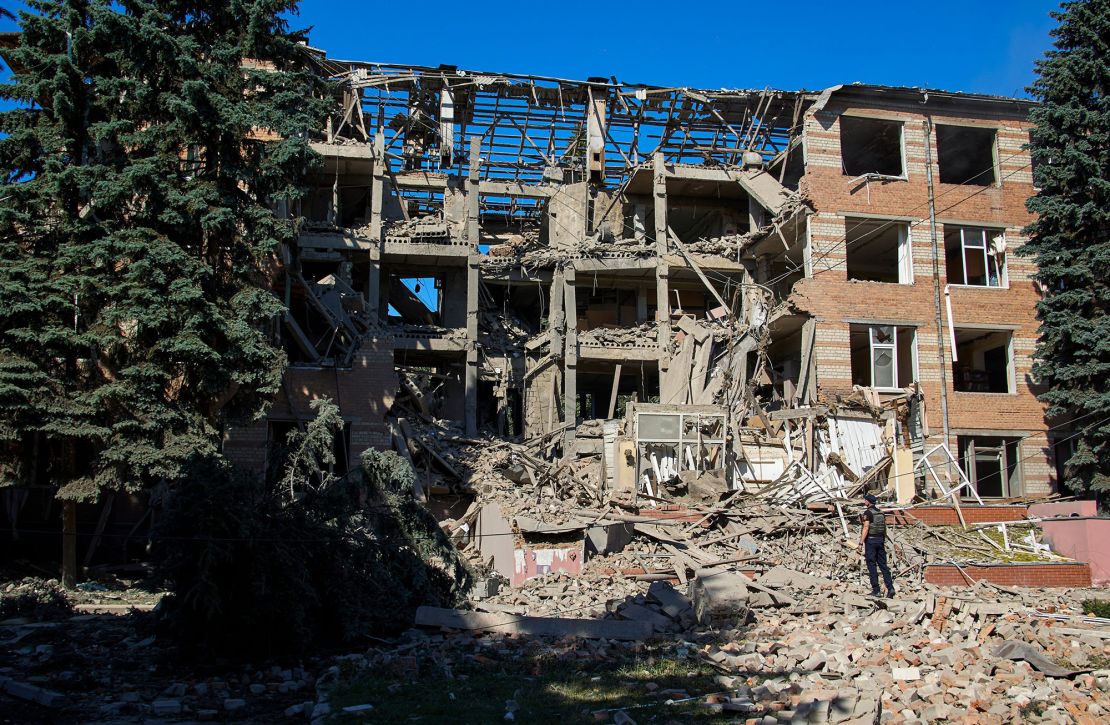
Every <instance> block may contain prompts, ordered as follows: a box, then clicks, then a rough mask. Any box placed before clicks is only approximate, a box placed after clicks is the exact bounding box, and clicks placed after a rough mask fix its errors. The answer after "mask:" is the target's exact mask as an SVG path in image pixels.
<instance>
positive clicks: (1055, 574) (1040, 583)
mask: <svg viewBox="0 0 1110 725" xmlns="http://www.w3.org/2000/svg"><path fill="white" fill-rule="evenodd" d="M960 569H963V571H964V572H966V574H967V576H964V574H963V573H961V572H960ZM969 577H970V578H971V580H972V581H970V582H969V581H968V578H969ZM980 579H983V580H985V581H989V582H991V583H992V584H1000V585H1002V586H1012V587H1035V588H1039V587H1053V588H1054V587H1069V588H1080V589H1082V588H1086V587H1090V586H1091V567H1090V565H1089V564H1082V563H1078V562H1077V563H1071V562H1067V563H1051V564H989V565H983V566H976V565H973V564H969V565H967V566H961V567H960V568H959V569H958V568H956V567H955V566H952V565H951V564H930V565H928V566H926V567H925V581H927V582H928V583H930V584H935V585H936V586H941V587H965V586H969V585H970V584H972V583H974V582H975V581H978V580H980Z"/></svg>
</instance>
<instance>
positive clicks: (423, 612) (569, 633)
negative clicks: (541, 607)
mask: <svg viewBox="0 0 1110 725" xmlns="http://www.w3.org/2000/svg"><path fill="white" fill-rule="evenodd" d="M416 624H417V626H421V627H446V628H448V629H462V630H485V631H491V632H501V633H504V634H510V633H511V634H528V635H533V636H538V637H584V638H586V639H616V640H628V641H636V640H641V639H647V638H648V637H650V636H651V630H652V627H651V625H650V624H647V623H644V622H621V621H616V620H608V619H570V618H565V617H518V616H514V615H506V614H486V613H483V612H465V611H460V610H457V609H442V608H440V607H420V608H419V609H417V610H416Z"/></svg>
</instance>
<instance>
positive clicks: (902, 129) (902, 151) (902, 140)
mask: <svg viewBox="0 0 1110 725" xmlns="http://www.w3.org/2000/svg"><path fill="white" fill-rule="evenodd" d="M845 118H850V119H857V120H863V121H881V122H883V123H893V124H897V126H898V153H899V157H900V160H901V166H902V173H901V174H880V173H879V172H877V171H869V172H866V173H863V174H856V175H852V174H849V173H848V170H847V169H846V168H845V164H844V126H843V123H842V122H843V119H845ZM837 126H838V129H839V136H840V138H839V139H838V141H839V148H838V150H839V152H840V174H841V175H842V176H847V177H849V178H852V179H864V178H878V179H897V180H902V181H908V180H909V178H910V174H909V168H908V165H907V163H906V119H904V118H887V117H884V116H871V115H866V114H855V113H842V114H840V116H839V117H838V118H837Z"/></svg>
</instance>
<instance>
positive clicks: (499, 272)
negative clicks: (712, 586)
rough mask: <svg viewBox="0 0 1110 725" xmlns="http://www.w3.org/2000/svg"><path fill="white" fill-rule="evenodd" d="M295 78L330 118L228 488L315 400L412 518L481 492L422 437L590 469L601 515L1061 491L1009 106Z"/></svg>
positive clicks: (350, 72)
mask: <svg viewBox="0 0 1110 725" xmlns="http://www.w3.org/2000/svg"><path fill="white" fill-rule="evenodd" d="M313 63H314V64H315V66H316V67H317V68H318V70H319V72H320V73H321V74H323V75H324V76H326V77H328V78H331V79H334V80H336V81H338V84H337V86H336V87H337V88H338V89H339V90H338V91H337V97H336V99H335V100H336V103H335V110H334V113H333V114H332V116H331V117H330V118H329V120H328V122H327V126H326V128H323V129H319V133H318V137H317V139H316V141H315V142H314V144H313V148H314V149H315V150H316V151H317V152H318V153H319V154H320V156H321V157H323V164H322V166H320V168H319V170H318V171H317V172H315V175H314V176H313V178H312V189H311V193H310V194H309V195H308V197H307V198H306V199H305V200H304V201H303V202H302V204H301V205H300V207H299V208H296V209H280V210H278V211H279V213H282V214H287V215H289V216H290V217H292V218H297V219H300V220H302V221H301V228H300V235H299V240H298V242H297V244H296V245H295V246H292V247H290V248H287V249H284V250H282V259H281V262H282V265H281V268H280V270H279V271H278V272H277V273H276V274H275V276H274V280H273V282H274V292H275V294H277V295H279V296H280V297H282V299H283V300H284V301H285V303H286V306H287V307H288V313H287V314H286V316H285V318H284V320H283V321H282V323H281V326H280V334H279V336H280V339H281V342H282V344H283V346H284V347H285V349H286V351H287V352H288V355H289V359H290V366H289V369H288V371H287V372H286V375H285V380H284V384H283V389H282V392H281V394H279V395H278V397H277V399H276V400H275V402H274V404H273V406H272V408H271V410H270V412H269V415H268V418H266V419H265V420H262V421H259V422H258V423H257V424H256V425H254V426H252V427H249V428H241V429H234V430H231V431H229V432H228V433H227V435H226V439H225V444H224V448H225V452H226V453H227V454H228V455H229V456H230V457H231V458H233V459H234V460H237V461H239V462H241V463H245V464H248V465H250V466H252V467H255V468H262V467H263V466H264V465H265V464H266V458H267V455H268V451H269V450H270V449H271V448H272V445H273V444H279V443H280V442H281V441H283V440H284V438H285V435H286V433H287V432H288V431H289V430H290V429H292V428H293V427H296V426H298V425H303V424H304V422H305V421H306V420H307V419H308V418H309V417H310V416H311V411H310V409H309V403H310V401H311V400H313V399H314V398H317V397H323V396H326V397H329V398H331V399H333V400H334V401H336V402H337V403H338V405H339V407H340V409H341V411H342V414H343V417H344V419H345V421H346V423H347V429H346V432H345V434H344V436H343V437H342V440H340V441H337V446H339V451H340V453H341V456H340V458H341V461H342V460H345V461H346V462H347V463H348V465H351V464H353V463H354V462H355V461H357V457H358V454H359V453H360V452H361V451H362V450H364V449H366V448H368V447H378V448H391V447H395V448H397V449H398V450H399V451H401V452H403V453H405V455H410V454H415V453H416V452H417V451H420V452H421V453H423V454H426V455H425V458H426V460H427V461H429V462H428V463H427V464H424V465H418V466H417V473H418V478H420V480H421V481H422V485H423V490H424V492H426V493H429V494H434V493H436V492H438V491H448V490H450V491H454V492H458V491H459V490H460V488H461V489H465V490H466V491H467V492H469V493H474V490H475V489H474V488H473V487H470V488H468V486H471V484H470V483H468V482H466V481H463V480H462V479H463V478H465V476H462V475H459V473H458V471H457V470H456V469H455V467H454V466H453V464H452V462H451V461H450V460H446V459H445V458H444V457H443V456H442V455H440V454H439V453H437V449H436V441H435V440H428V439H427V438H426V437H425V438H422V436H419V435H416V434H415V433H414V432H413V430H412V429H413V427H414V426H418V425H420V424H422V423H428V422H431V421H448V422H450V423H453V424H455V425H456V428H457V430H456V431H455V433H454V434H453V436H452V441H454V442H456V443H460V442H461V443H473V444H479V443H483V444H488V443H489V442H490V441H495V440H498V439H501V440H506V441H517V442H522V441H530V442H532V443H533V445H532V447H531V448H530V450H531V451H533V453H534V454H535V456H536V457H537V458H548V459H551V460H561V459H566V458H572V457H574V456H575V455H576V454H582V453H585V454H596V456H597V457H598V459H599V460H600V462H601V466H600V469H601V470H600V472H596V473H595V474H593V475H594V478H593V479H592V483H591V485H592V486H593V487H594V489H600V488H606V489H621V488H625V489H628V490H631V491H633V492H634V493H635V495H639V496H645V497H646V498H645V499H644V500H645V501H649V502H650V501H653V500H656V499H659V498H660V497H661V495H662V494H661V492H660V491H659V490H658V487H659V485H660V484H661V483H663V482H665V481H666V480H668V479H673V478H675V477H676V476H680V475H681V474H682V473H683V472H684V471H695V472H696V473H697V474H698V475H700V474H702V473H705V472H708V471H712V472H714V473H715V475H716V476H717V478H718V481H719V482H723V484H724V485H725V487H726V488H740V487H743V486H745V485H748V484H751V483H767V482H769V481H775V480H780V479H782V477H783V476H784V475H788V473H789V471H790V469H791V468H796V469H797V470H798V476H802V477H804V478H806V479H807V480H812V481H813V485H816V486H818V487H824V486H827V485H829V484H828V483H827V482H825V483H823V482H822V479H821V477H820V474H821V473H822V472H823V471H826V470H827V471H832V472H833V473H834V474H835V475H836V476H841V475H843V476H847V477H848V478H849V480H855V479H856V478H858V477H859V476H862V475H865V473H866V471H867V470H868V469H869V468H870V467H872V466H874V465H875V464H876V462H877V461H878V460H879V459H880V458H882V459H884V461H885V463H884V465H885V467H886V468H885V472H886V473H887V474H888V475H889V474H890V473H891V472H892V473H893V475H894V476H895V477H897V479H898V480H899V484H898V488H899V491H900V493H899V497H900V498H902V499H904V500H908V499H909V498H911V497H913V496H914V495H917V496H919V497H920V496H925V497H928V496H935V495H943V494H946V493H948V492H949V491H951V490H952V489H953V488H954V487H956V486H957V485H959V482H960V481H961V480H964V479H962V478H961V477H960V475H959V474H958V473H951V474H949V475H948V478H947V479H946V480H945V479H941V478H938V477H937V475H936V472H937V470H938V469H940V468H943V467H944V466H952V467H955V466H956V465H957V464H958V466H959V469H960V470H961V471H962V472H963V473H964V474H965V475H966V477H967V478H966V481H965V486H964V488H963V489H962V490H961V491H960V495H964V496H967V495H977V496H978V497H980V498H984V499H987V498H1012V497H1018V496H1035V495H1039V494H1047V493H1049V492H1050V491H1051V489H1052V486H1053V485H1054V484H1053V479H1054V463H1053V456H1052V453H1051V451H1052V445H1051V444H1052V443H1053V441H1052V440H1051V439H1050V437H1049V427H1048V423H1047V422H1046V420H1045V417H1044V408H1043V406H1042V405H1041V404H1040V403H1039V402H1038V401H1037V400H1036V398H1035V394H1034V387H1033V386H1034V383H1033V381H1032V379H1031V374H1030V370H1031V358H1030V356H1031V354H1032V351H1033V347H1034V342H1035V339H1036V336H1037V321H1036V318H1035V311H1034V305H1035V302H1036V300H1037V298H1038V290H1037V288H1036V286H1035V283H1034V282H1033V280H1032V277H1031V273H1032V271H1033V268H1032V265H1031V263H1030V262H1029V261H1028V260H1026V259H1024V258H1022V257H1020V256H1018V255H1017V254H1016V252H1015V250H1016V249H1017V248H1019V247H1020V246H1021V244H1022V242H1023V241H1024V239H1023V237H1022V231H1021V230H1022V228H1023V227H1024V226H1025V225H1026V224H1027V223H1028V222H1029V221H1030V215H1029V214H1028V213H1027V212H1026V210H1025V200H1026V199H1027V198H1028V197H1029V196H1030V195H1031V194H1032V193H1034V189H1033V176H1032V171H1031V160H1030V156H1029V153H1028V152H1027V151H1026V150H1024V148H1023V145H1024V144H1025V143H1027V142H1028V129H1029V123H1028V121H1027V120H1026V117H1027V114H1028V111H1029V109H1030V107H1031V103H1032V102H1031V101H1028V100H1022V99H1013V98H999V97H992V96H983V95H973V94H963V93H950V92H941V91H932V90H928V91H927V90H921V89H916V88H892V87H883V86H871V85H859V84H854V85H845V86H836V87H833V88H829V89H826V90H824V91H821V92H807V91H781V90H754V91H751V90H694V89H689V88H663V87H653V86H648V85H638V84H626V83H620V82H617V81H616V80H615V79H607V78H589V79H586V80H584V81H574V80H566V79H558V78H546V77H539V76H529V75H517V74H508V73H488V72H479V71H470V70H463V69H460V68H456V67H453V66H440V67H436V68H432V67H416V66H404V65H391V64H379V63H364V62H348V61H338V60H332V59H329V58H327V57H326V55H325V54H323V53H314V55H313ZM857 419H858V420H866V421H868V427H867V428H866V429H865V428H861V427H860V426H858V425H856V424H855V423H854V422H853V421H856V420H857ZM941 444H944V448H938V446H940V445H941ZM850 449H851V450H850ZM851 451H854V453H851ZM834 454H835V455H834ZM853 456H855V459H854V458H853ZM853 469H855V470H854V471H853ZM529 475H531V469H529ZM583 480H585V479H583Z"/></svg>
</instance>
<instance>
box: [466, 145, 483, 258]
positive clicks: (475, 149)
mask: <svg viewBox="0 0 1110 725" xmlns="http://www.w3.org/2000/svg"><path fill="white" fill-rule="evenodd" d="M481 150H482V139H480V138H478V137H477V136H475V137H474V138H472V139H470V171H469V174H468V175H467V183H466V239H467V241H468V242H470V246H471V247H473V248H474V249H475V250H477V249H478V242H479V240H480V233H481V229H480V228H479V226H478V184H479V182H480V180H481V170H482V155H481Z"/></svg>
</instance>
